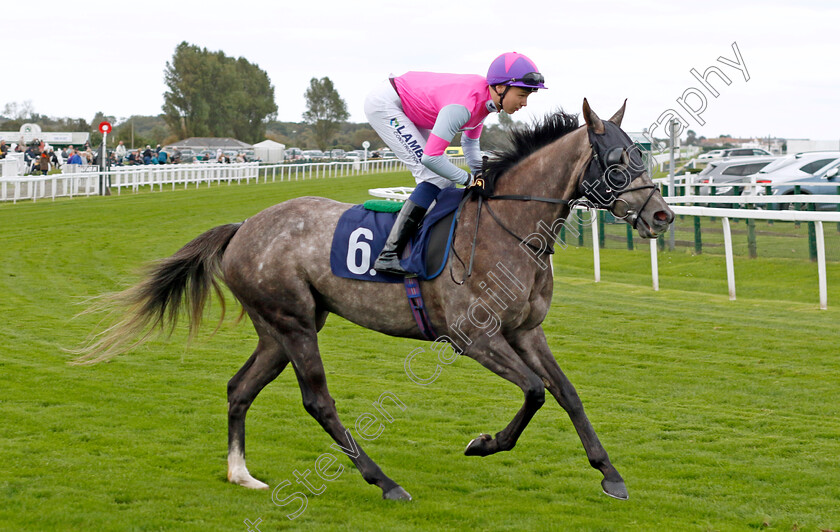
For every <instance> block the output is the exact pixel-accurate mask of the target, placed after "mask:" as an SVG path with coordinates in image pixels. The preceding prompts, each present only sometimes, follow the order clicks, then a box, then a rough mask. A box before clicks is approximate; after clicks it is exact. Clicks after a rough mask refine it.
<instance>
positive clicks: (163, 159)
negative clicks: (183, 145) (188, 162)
mask: <svg viewBox="0 0 840 532" xmlns="http://www.w3.org/2000/svg"><path fill="white" fill-rule="evenodd" d="M157 158H158V164H166V163H167V159H168V158H169V155H168V154H167V153H166V152H165V151H163V150H161V151H159V152H158V156H157Z"/></svg>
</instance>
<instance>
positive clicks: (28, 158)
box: [23, 146, 41, 174]
mask: <svg viewBox="0 0 840 532" xmlns="http://www.w3.org/2000/svg"><path fill="white" fill-rule="evenodd" d="M39 155H41V153H40V152H39V151H38V149H37V148H36V147H35V146H29V147H28V148H26V151H25V152H23V162H24V163H25V164H26V169H25V170H24V172H25V173H27V174H31V173H33V172H34V171H35V167H36V165H37V164H38V156H39Z"/></svg>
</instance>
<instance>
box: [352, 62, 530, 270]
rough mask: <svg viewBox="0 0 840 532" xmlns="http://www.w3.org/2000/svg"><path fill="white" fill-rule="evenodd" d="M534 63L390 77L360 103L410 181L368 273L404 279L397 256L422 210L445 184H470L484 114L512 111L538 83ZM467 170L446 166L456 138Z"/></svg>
mask: <svg viewBox="0 0 840 532" xmlns="http://www.w3.org/2000/svg"><path fill="white" fill-rule="evenodd" d="M543 83H544V79H543V75H542V74H540V71H539V70H538V69H537V66H536V65H535V64H534V63H533V61H531V60H530V59H528V58H527V57H525V56H524V55H522V54H518V53H516V52H508V53H505V54H502V55H500V56H499V57H497V58H496V59H495V60H494V61H493V62H492V63H491V64H490V69H489V70H488V71H487V77H483V76H479V75H472V74H437V73H433V72H407V73H405V74H403V75H402V76H399V77H392V78H390V80H389V81H387V82H383V83H382V84H381V85H380V86H379V87H377V88H376V89H374V90H373V92H371V93H370V94H369V95H368V97H367V99H366V100H365V115H366V116H367V119H368V122H370V125H371V126H373V129H374V130H375V131H376V132H377V133H378V134H379V136H380V137H382V140H383V141H384V142H385V144H386V145H388V147H389V148H391V150H393V152H394V154H395V155H396V156H397V157H399V159H400V160H401V161H402V162H404V163H405V164H406V166H408V168H409V169H410V170H411V173H412V175H413V176H414V180H415V181H416V183H417V187H415V189H414V192H412V193H411V196H409V198H408V200H407V201H406V202H405V204H404V205H403V207H402V210H401V211H400V213H399V215H398V216H397V220H396V223H395V224H394V227H393V229H392V230H391V233H390V234H389V235H388V240H387V241H386V242H385V247H384V248H383V249H382V252H381V253H380V254H379V257H378V258H377V259H376V262H375V263H374V266H373V267H374V269H375V270H376V271H379V272H386V273H391V274H396V275H406V274H407V273H408V272H406V271H405V270H404V269H403V268H402V266H400V254H401V253H402V251H403V249H404V248H405V245H406V243H408V241H409V240H410V239H411V237H412V236H413V235H414V233H415V232H416V231H417V228H418V227H419V226H420V222H421V221H422V220H423V216H424V215H425V214H426V210H427V209H428V208H429V206H430V205H431V204H432V202H433V201H434V200H435V198H436V197H437V195H438V193H440V191H441V190H442V189H444V188H446V187H452V186H455V184H460V185H465V186H469V185H471V184H472V182H473V180H474V175H475V174H476V172H478V171H479V170H480V169H481V150H480V149H479V142H478V139H479V136H480V135H481V128H482V126H483V123H484V119H485V118H487V116H488V115H489V114H490V113H491V112H496V113H498V112H501V111H505V112H506V113H508V114H512V113H515V112H516V111H518V110H519V109H521V108H523V107H525V105H527V103H528V96H529V95H530V94H531V93H532V92H536V91H537V89H544V88H546V87H545V85H543ZM458 132H461V133H462V134H461V146H462V147H463V150H464V156H465V157H466V160H467V166H469V169H470V171H469V172H467V171H465V170H462V169H460V168H458V167H457V166H455V165H454V164H452V163H451V162H449V158H448V157H447V156H446V155H445V154H444V150H446V148H447V146H449V143H450V142H451V141H452V138H453V137H454V136H455V134H456V133H458Z"/></svg>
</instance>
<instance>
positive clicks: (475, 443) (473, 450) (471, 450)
mask: <svg viewBox="0 0 840 532" xmlns="http://www.w3.org/2000/svg"><path fill="white" fill-rule="evenodd" d="M491 441H493V436H491V435H489V434H482V435H480V436H479V437H478V438H474V439H473V440H471V441H470V443H468V444H467V448H466V449H464V454H465V455H467V456H487V455H489V454H491V452H490V448H489V445H490V442H491Z"/></svg>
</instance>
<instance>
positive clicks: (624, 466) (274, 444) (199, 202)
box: [0, 174, 840, 531]
mask: <svg viewBox="0 0 840 532" xmlns="http://www.w3.org/2000/svg"><path fill="white" fill-rule="evenodd" d="M399 185H411V179H410V177H408V176H407V175H406V174H392V175H380V176H373V177H348V178H338V179H322V180H316V181H305V182H304V181H301V182H291V183H276V184H271V183H269V184H259V185H255V184H251V185H232V186H228V185H222V186H213V187H210V188H201V189H199V190H195V189H191V190H189V191H180V190H179V191H175V192H172V191H165V192H153V193H150V192H141V193H139V194H123V195H122V196H119V197H116V196H112V197H108V198H77V199H73V200H60V201H56V202H47V201H44V202H38V203H20V204H18V205H8V204H6V205H0V241H2V243H3V260H2V262H1V263H0V264H2V266H0V283H2V286H0V289H2V293H3V298H2V299H0V311H2V316H3V318H4V319H3V320H2V322H0V341H2V345H3V349H2V351H0V375H2V384H0V390H2V391H0V413H2V420H3V425H2V426H3V432H2V438H0V452H2V456H3V466H2V467H0V500H2V501H3V504H2V505H0V529H2V530H173V529H174V530H246V529H247V527H246V525H245V523H244V521H245V520H246V519H248V520H250V521H252V522H255V521H256V520H257V519H262V522H261V523H260V524H259V525H258V526H259V528H260V530H262V531H267V530H277V529H285V528H289V527H291V528H313V529H334V530H438V529H462V530H465V529H477V528H486V529H511V530H525V529H527V530H542V529H544V530H762V529H769V530H812V531H816V530H819V529H834V530H836V529H838V527H840V504H838V500H840V467H838V456H840V406H838V400H837V390H838V385H840V377H838V369H840V359H838V356H839V355H840V353H838V321H840V319H839V318H840V310H838V309H840V268H839V267H838V264H837V262H832V263H829V268H828V275H829V279H828V283H829V290H830V292H829V305H830V308H829V310H827V311H820V310H818V309H817V277H816V266H815V265H814V264H813V263H811V262H809V261H808V260H807V254H806V255H805V256H796V257H781V256H777V257H772V258H763V257H762V258H759V259H756V260H750V259H748V258H746V256H739V257H737V258H736V265H735V267H736V276H737V281H738V300H737V301H734V302H732V301H729V300H728V298H727V292H726V278H725V271H724V265H723V258H722V257H721V256H720V255H715V254H712V253H704V254H703V255H700V256H692V255H691V254H690V253H688V252H686V251H684V250H682V249H678V251H676V252H673V253H663V254H660V262H659V265H660V275H661V280H660V283H661V287H662V290H661V291H659V292H654V291H653V290H652V289H651V288H650V276H649V271H650V258H649V255H648V252H647V248H646V247H642V248H641V249H637V250H636V251H633V252H629V251H626V250H624V249H622V248H623V244H622V243H621V242H613V241H610V242H608V247H607V249H604V250H602V279H603V280H602V282H601V283H594V282H593V281H592V251H591V249H589V248H586V247H584V248H576V247H569V248H568V249H565V250H558V253H557V255H555V257H554V264H555V271H556V280H555V297H554V301H553V305H552V309H551V312H550V314H549V316H548V319H547V320H546V322H545V324H544V325H545V330H546V333H547V335H548V338H549V342H550V345H551V346H552V347H553V350H554V353H555V356H556V357H557V359H558V360H559V362H560V365H561V366H562V367H563V369H564V371H565V372H566V373H567V375H568V376H569V377H570V379H571V381H572V382H573V383H574V384H575V385H576V386H577V389H578V392H579V394H580V395H581V397H582V399H583V401H584V405H585V407H586V409H587V413H588V415H589V417H590V419H591V420H592V421H593V423H594V425H595V428H596V430H597V431H598V434H599V436H600V438H601V440H602V442H603V443H604V445H605V447H606V449H607V450H608V451H609V452H610V455H611V458H612V460H613V463H614V464H615V465H616V467H617V468H618V469H619V471H621V473H622V474H623V475H624V478H625V480H626V481H627V486H628V488H629V491H630V500H629V501H616V500H613V499H610V498H608V497H606V496H604V495H603V494H602V493H601V491H600V486H599V481H600V479H601V475H600V473H598V472H597V471H595V470H594V469H592V468H591V467H589V465H588V463H587V461H586V457H585V455H584V453H583V449H582V447H581V444H580V441H579V440H578V438H577V435H576V434H575V432H574V430H573V428H572V426H571V423H570V422H569V420H568V417H567V416H566V414H565V413H564V412H563V411H562V409H561V408H560V407H559V406H558V405H557V404H556V403H555V402H554V401H553V400H552V399H550V398H549V399H548V401H547V402H546V404H545V406H544V407H543V409H542V410H541V411H540V412H539V413H538V414H537V415H536V416H535V418H534V419H533V421H532V422H531V424H530V426H529V427H528V428H527V429H526V431H525V432H524V434H523V436H522V438H521V439H520V441H519V444H518V445H517V447H516V448H515V449H514V450H513V451H511V452H508V453H500V454H497V455H495V456H491V457H487V458H475V457H466V456H464V455H463V453H462V451H463V449H464V446H465V445H466V443H467V442H468V441H469V440H470V439H471V438H473V437H475V436H476V435H477V434H478V433H479V432H491V433H494V432H496V431H498V430H500V429H501V428H502V427H504V426H505V425H506V424H507V423H508V422H509V421H510V419H511V418H512V416H513V415H514V413H515V412H516V410H517V409H518V408H519V407H520V406H521V401H522V399H521V393H520V392H519V391H518V390H517V389H515V388H514V387H513V386H512V385H510V384H508V383H507V382H506V381H503V380H502V379H500V378H499V377H496V376H495V375H493V374H491V373H489V372H488V371H486V370H484V369H483V368H481V367H480V366H479V365H478V364H476V363H475V362H473V361H471V360H468V359H465V358H460V359H458V360H457V361H456V362H455V363H454V364H452V365H450V366H446V367H444V368H443V371H442V373H441V375H440V377H439V378H438V380H437V381H435V382H434V383H433V384H431V385H429V386H418V385H416V384H414V383H413V382H412V381H411V380H409V379H408V377H407V376H406V375H405V372H404V369H403V363H404V359H405V357H406V356H407V355H408V354H409V353H410V352H411V350H412V349H414V348H415V347H418V346H423V345H426V344H423V343H421V342H415V341H409V340H402V339H396V338H390V337H386V336H383V335H380V334H376V333H373V332H369V331H364V330H362V329H360V328H358V327H356V326H354V325H352V324H350V323H348V322H347V321H345V320H343V319H340V318H338V317H335V316H332V317H330V319H329V321H328V323H327V327H326V328H325V329H324V331H323V332H322V333H321V335H320V347H321V351H322V355H323V358H324V364H325V367H326V370H327V374H328V379H329V386H330V389H331V392H332V395H333V397H334V398H335V399H336V401H337V406H338V410H339V414H340V415H341V416H342V419H343V421H344V423H345V425H347V426H348V427H351V426H352V425H353V423H354V421H355V420H356V418H357V417H358V416H359V415H360V414H362V413H365V412H370V413H375V411H374V410H373V408H372V406H371V402H372V401H374V400H376V399H377V398H378V397H379V396H380V394H382V393H383V392H386V391H388V392H392V393H394V394H396V395H397V396H398V397H399V398H400V399H401V400H402V401H403V402H404V403H405V405H406V409H405V411H394V417H395V419H394V421H393V423H390V424H387V423H386V425H385V430H384V431H383V433H382V435H381V436H380V437H379V438H378V439H376V440H375V441H372V442H364V441H362V440H359V443H360V444H361V445H363V447H364V449H365V450H366V452H367V453H368V454H369V455H370V456H371V457H372V458H374V460H376V461H377V463H378V464H379V465H380V466H381V467H382V468H383V470H384V471H385V472H386V473H387V474H388V475H389V476H391V477H392V478H393V479H395V480H396V481H397V482H399V483H400V484H401V485H402V486H404V487H405V488H406V489H407V490H408V491H409V492H410V493H411V494H412V495H413V496H414V498H415V500H414V501H413V502H411V503H393V502H386V501H382V500H381V498H380V491H379V489H377V488H375V487H371V486H368V485H367V484H366V483H365V482H364V481H363V480H362V479H361V477H360V475H359V474H358V473H357V472H356V470H355V469H354V468H352V465H351V464H350V461H349V460H348V459H347V458H346V457H341V458H340V461H339V462H340V463H341V464H342V465H343V466H344V468H345V470H344V472H343V473H342V475H341V476H340V477H339V478H338V479H337V480H335V481H333V482H326V483H324V485H325V486H326V490H325V491H324V492H323V494H321V495H319V496H316V495H312V494H309V498H308V507H307V509H306V511H305V512H304V513H303V514H302V515H300V517H298V518H297V519H295V520H294V521H290V520H289V519H287V518H286V516H285V515H286V514H287V513H290V512H291V511H292V510H293V509H294V508H295V506H296V505H294V504H292V505H289V506H288V507H285V508H281V507H279V506H277V505H275V504H273V503H272V501H271V496H270V493H269V492H265V491H251V490H247V489H244V488H241V487H238V486H234V485H231V484H228V483H227V482H226V481H225V473H226V445H227V427H226V398H225V387H226V383H227V380H228V379H229V378H230V377H231V376H232V375H233V374H234V373H235V372H236V370H237V369H238V368H239V366H240V365H241V364H242V363H243V362H244V361H245V360H246V358H247V357H248V355H249V354H250V352H251V350H252V349H253V346H254V343H255V341H254V339H255V334H254V332H253V330H252V329H251V327H250V324H248V322H247V321H245V322H243V323H240V324H238V325H236V324H234V322H233V320H232V319H228V320H227V321H226V323H225V324H224V325H223V326H222V328H221V329H220V330H219V332H218V333H217V334H216V335H215V336H212V337H211V336H210V331H211V330H212V326H211V324H212V323H213V321H214V318H215V317H216V316H217V313H218V305H214V306H213V307H211V310H210V311H209V312H208V319H207V324H208V327H206V328H205V329H204V331H203V332H202V333H200V334H199V335H198V338H197V339H195V340H194V341H193V343H192V344H191V345H190V346H187V342H186V335H185V332H184V330H183V328H179V329H178V330H177V331H176V333H175V335H174V336H173V337H172V338H171V339H169V340H164V339H159V340H154V341H152V342H150V343H149V344H147V345H146V346H144V347H142V348H139V349H137V350H135V351H133V352H131V353H128V354H126V355H123V356H121V357H119V358H117V359H115V360H114V361H112V362H110V363H106V364H100V365H97V366H93V367H72V366H68V365H67V364H66V362H67V361H68V360H69V359H70V358H71V357H70V355H68V354H66V353H65V352H63V351H62V349H61V348H62V347H73V346H76V345H78V344H79V343H80V342H81V341H82V340H83V339H84V337H85V336H86V334H87V333H88V332H89V331H90V330H92V329H93V328H94V327H95V325H96V317H93V316H84V317H80V318H76V319H72V318H73V316H74V315H75V314H76V313H78V312H79V311H81V310H82V309H83V308H85V306H84V303H83V301H84V299H85V298H87V297H89V296H93V295H96V294H99V293H101V292H104V291H111V290H115V289H119V288H122V287H125V286H126V285H127V284H128V283H131V282H133V281H135V280H136V279H137V277H136V276H135V275H134V272H135V271H136V270H137V269H138V268H139V267H140V266H141V265H142V264H144V263H146V262H148V261H150V260H154V259H156V258H161V257H164V256H168V255H170V254H172V253H173V252H175V251H176V250H177V249H178V248H179V247H181V246H182V245H183V244H184V243H186V242H187V241H189V240H191V239H192V238H193V237H195V236H197V235H198V234H199V233H201V232H203V231H204V230H206V229H208V228H210V227H213V226H215V225H219V224H222V223H228V222H232V221H238V220H242V219H244V218H247V217H248V216H250V215H252V214H254V213H256V212H258V211H259V210H261V209H263V208H265V207H268V206H269V205H272V204H274V203H277V202H279V201H282V200H284V199H288V198H292V197H296V196H301V195H321V196H329V197H333V198H336V199H340V200H343V201H350V202H362V201H364V200H365V199H368V196H367V189H369V188H374V187H381V186H399ZM709 225H711V224H709ZM610 231H611V232H616V231H619V232H618V234H619V235H621V234H623V233H621V232H620V231H623V229H621V228H619V227H617V226H616V227H614V228H611V229H610ZM827 233H829V231H828V230H827ZM704 236H705V235H704ZM777 238H784V237H777ZM761 242H762V240H761V237H759V254H760V255H761V249H762V248H761ZM829 246H836V240H835V241H832V242H830V243H829ZM831 253H835V254H836V253H837V251H836V249H834V248H833V251H831ZM424 370H428V371H431V370H432V367H431V365H430V364H429V359H428V358H424V357H420V358H418V359H417V365H416V366H415V371H416V372H418V373H419V372H422V371H424ZM392 411H393V410H392ZM330 443H331V440H330V439H329V438H328V436H327V435H326V434H325V433H324V432H323V430H321V428H320V427H319V426H318V425H317V423H316V422H315V421H314V420H313V419H312V418H310V416H309V415H308V414H306V412H305V411H304V409H303V407H302V405H301V401H300V393H299V390H298V387H297V383H296V380H295V378H294V374H293V371H292V369H291V368H289V369H287V370H286V371H285V372H284V373H283V374H282V375H281V376H280V377H279V378H278V379H277V380H276V381H275V382H274V383H272V384H271V385H269V386H268V387H267V388H266V389H265V390H264V391H263V392H262V394H261V395H260V396H259V397H258V399H257V400H256V401H255V403H254V406H253V407H252V408H251V411H250V412H249V416H248V430H247V449H248V459H249V462H248V465H249V469H250V470H251V472H252V473H253V474H254V475H255V476H256V477H257V478H259V479H261V480H264V481H266V482H268V483H269V484H271V486H272V487H274V486H276V485H278V484H279V483H281V482H283V481H285V480H289V481H291V482H292V483H294V482H295V478H294V472H295V471H296V470H297V471H304V470H306V469H310V470H314V463H315V460H316V459H317V457H318V456H319V455H321V454H322V453H324V452H330V451H331V449H330ZM332 452H333V453H334V454H338V453H336V452H335V451H332ZM312 476H314V473H312ZM310 478H311V477H310ZM321 483H322V482H320V481H318V485H320V484H321ZM294 485H295V486H296V487H297V488H301V487H300V486H298V485H297V484H294ZM301 489H302V488H301ZM291 491H292V488H287V489H286V490H285V491H284V492H283V493H286V494H288V493H291Z"/></svg>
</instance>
